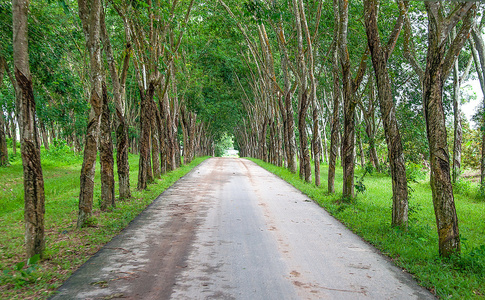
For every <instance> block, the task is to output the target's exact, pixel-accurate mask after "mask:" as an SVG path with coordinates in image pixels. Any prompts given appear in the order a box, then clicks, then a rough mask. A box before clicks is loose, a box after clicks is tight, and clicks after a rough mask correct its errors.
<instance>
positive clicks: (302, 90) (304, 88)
mask: <svg viewBox="0 0 485 300" xmlns="http://www.w3.org/2000/svg"><path fill="white" fill-rule="evenodd" d="M298 1H299V0H293V9H294V13H295V22H296V29H297V30H296V31H297V41H298V73H299V74H298V75H299V77H300V87H299V92H298V95H299V103H298V132H299V133H300V177H301V178H304V179H305V181H306V182H308V183H310V182H311V181H312V174H311V165H310V153H309V150H308V138H307V133H306V114H307V111H308V104H309V103H308V85H307V69H306V65H305V54H304V52H303V34H302V28H301V27H302V26H301V25H302V23H301V16H300V8H299V4H298Z"/></svg>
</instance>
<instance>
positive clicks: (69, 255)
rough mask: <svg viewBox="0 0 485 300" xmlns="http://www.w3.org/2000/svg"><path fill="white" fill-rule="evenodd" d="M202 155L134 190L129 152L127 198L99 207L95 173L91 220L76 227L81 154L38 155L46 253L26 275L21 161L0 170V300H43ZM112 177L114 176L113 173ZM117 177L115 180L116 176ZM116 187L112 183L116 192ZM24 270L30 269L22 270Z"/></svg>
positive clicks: (135, 167) (134, 169)
mask: <svg viewBox="0 0 485 300" xmlns="http://www.w3.org/2000/svg"><path fill="white" fill-rule="evenodd" d="M206 158H207V157H201V158H196V159H195V160H194V161H193V162H192V163H190V164H189V165H187V166H183V167H181V168H179V169H177V170H175V171H172V172H170V173H167V174H165V175H163V176H162V178H161V179H157V180H155V182H154V183H152V184H150V185H149V186H148V189H147V190H145V191H137V190H136V181H137V174H138V156H135V155H130V158H129V163H130V182H131V185H132V196H133V197H132V198H131V199H129V200H126V201H117V203H116V208H114V209H113V210H111V211H109V212H103V213H101V212H100V210H99V199H100V193H101V192H100V179H99V171H98V170H97V172H96V178H95V182H96V186H95V194H94V220H95V221H94V224H93V226H92V227H88V228H83V229H81V230H78V229H76V218H77V210H78V196H79V174H80V169H81V165H82V157H79V156H76V155H74V154H72V153H69V152H68V151H63V150H62V149H61V151H58V153H56V152H55V151H50V152H43V153H42V164H43V172H44V181H45V192H46V213H45V234H46V251H45V255H44V256H45V257H44V259H43V260H42V261H40V262H38V263H37V265H36V266H35V270H33V272H32V273H30V274H27V275H25V274H23V273H22V271H23V272H26V271H27V270H28V269H26V268H25V267H24V268H23V269H22V271H20V270H16V265H17V264H18V263H20V262H25V261H26V259H27V257H25V254H24V248H23V242H24V241H23V233H24V232H23V231H24V227H23V226H24V223H23V184H22V163H21V161H20V159H17V160H13V161H12V162H11V166H9V167H7V168H0V270H1V272H2V273H0V299H44V298H47V297H48V296H49V295H50V294H51V293H52V292H53V291H54V290H55V289H56V288H57V287H59V286H60V285H61V284H62V282H64V281H65V280H66V279H67V278H68V277H69V276H70V275H71V274H72V272H74V271H75V270H76V269H77V268H78V267H79V266H81V264H83V263H84V262H85V261H86V260H87V259H88V258H89V257H91V256H92V255H93V254H94V253H96V252H97V251H98V250H99V249H100V248H101V247H102V246H103V245H104V244H106V243H107V242H109V241H110V240H111V239H112V238H113V237H114V236H115V235H117V234H118V233H119V232H120V231H121V230H122V229H123V228H125V227H126V226H127V225H128V223H129V222H130V221H131V220H133V219H134V218H135V217H136V216H137V215H138V214H139V213H140V212H141V211H143V210H144V209H145V208H146V207H147V206H148V205H149V204H150V203H151V202H153V200H154V199H155V198H156V197H157V196H158V195H160V194H161V193H162V192H163V191H164V190H166V189H167V188H168V187H170V186H171V185H172V184H173V183H175V182H176V181H177V180H178V179H179V178H181V177H182V176H184V175H185V174H187V173H188V172H189V171H190V170H192V169H193V168H194V167H195V166H197V165H198V164H200V163H201V162H202V161H204V160H205V159H206ZM115 177H116V175H115ZM116 180H117V178H116ZM117 190H118V187H117V186H116V191H117ZM27 272H30V270H29V271H27Z"/></svg>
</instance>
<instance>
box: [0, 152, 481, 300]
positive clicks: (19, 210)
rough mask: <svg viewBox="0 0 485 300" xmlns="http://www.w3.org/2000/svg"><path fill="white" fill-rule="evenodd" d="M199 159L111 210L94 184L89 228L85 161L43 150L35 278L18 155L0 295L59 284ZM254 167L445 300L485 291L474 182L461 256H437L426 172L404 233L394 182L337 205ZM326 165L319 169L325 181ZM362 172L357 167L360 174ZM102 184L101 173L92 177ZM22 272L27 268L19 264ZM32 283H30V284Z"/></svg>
mask: <svg viewBox="0 0 485 300" xmlns="http://www.w3.org/2000/svg"><path fill="white" fill-rule="evenodd" d="M202 160H203V158H201V159H197V160H195V161H194V162H193V163H192V164H191V165H190V166H187V167H183V168H182V169H180V170H177V171H175V172H172V173H170V174H167V175H166V176H165V177H164V178H163V179H162V180H158V181H157V183H156V184H154V185H150V186H149V190H148V191H143V192H138V191H133V199H131V200H129V201H126V202H118V203H117V207H116V209H114V210H113V211H111V212H107V213H102V214H100V212H99V210H98V209H97V208H98V207H99V203H98V201H99V197H100V191H99V185H97V189H96V192H95V198H94V199H95V207H96V210H95V217H96V223H95V224H93V227H89V228H85V229H82V230H77V229H75V220H76V216H77V205H78V203H77V201H78V193H79V170H80V167H81V163H82V158H81V157H79V156H76V155H74V154H72V153H71V152H70V151H69V149H66V148H63V147H58V148H54V149H51V151H50V152H45V151H43V153H42V161H43V168H44V178H45V187H46V245H47V247H46V253H45V260H43V261H42V262H40V263H39V267H40V268H38V269H37V270H36V271H34V272H33V273H32V276H21V273H20V272H18V271H14V269H15V264H17V263H19V262H22V261H25V260H26V257H25V255H24V249H23V197H22V195H23V187H22V166H21V162H20V159H18V157H17V159H15V160H14V161H12V165H11V166H10V167H8V168H0V269H1V270H2V271H3V272H6V271H8V274H7V275H5V274H4V273H2V274H1V276H2V277H1V285H0V298H2V299H3V298H5V299H29V298H30V299H34V298H46V297H47V295H49V294H50V293H51V292H52V291H53V290H55V289H56V288H57V287H58V286H59V285H60V283H61V282H63V281H64V280H65V279H67V278H68V277H69V275H70V274H71V273H72V272H73V271H74V270H75V269H77V268H78V267H79V266H80V265H81V264H82V263H83V262H84V261H86V260H87V259H88V258H89V257H90V256H91V255H93V254H94V253H96V252H97V251H98V250H99V249H100V248H101V246H102V245H104V244H105V243H106V242H108V241H109V240H111V238H112V237H113V236H114V235H116V234H118V233H119V232H120V231H121V230H122V229H123V228H124V227H125V226H126V225H127V224H128V223H129V222H130V221H131V220H132V219H133V218H134V217H135V216H136V215H138V213H139V212H141V211H142V210H143V209H144V208H145V207H146V206H147V205H148V204H149V203H151V202H152V201H153V199H155V198H156V196H158V195H159V194H160V193H161V191H163V190H164V189H166V188H167V187H168V186H170V185H171V184H172V183H173V182H175V181H176V180H177V179H178V178H180V177H181V176H183V174H185V173H187V172H188V171H189V170H190V169H191V168H192V167H193V166H195V165H197V164H198V163H200V162H201V161H202ZM255 161H256V162H257V163H258V164H260V165H262V166H263V167H265V168H267V169H268V170H270V171H271V172H273V173H275V174H277V175H278V176H280V177H282V178H283V179H285V180H286V181H288V182H290V183H291V184H293V185H294V186H295V187H297V188H298V189H299V190H301V191H303V192H304V193H306V194H307V195H308V196H309V197H310V198H312V199H314V200H315V201H317V202H318V203H319V204H320V205H322V206H323V207H325V208H326V209H327V210H328V211H329V212H330V213H331V214H332V215H334V216H335V217H336V218H338V219H339V220H341V221H342V222H343V223H344V224H345V225H347V226H348V227H349V228H351V229H352V230H353V231H354V232H356V233H357V234H359V235H361V236H363V237H364V238H365V239H366V240H367V241H369V242H370V243H372V244H373V245H375V246H376V247H377V248H378V249H380V250H381V251H382V252H383V253H384V254H386V255H388V256H390V257H391V258H392V259H393V261H394V262H395V263H396V264H398V265H399V266H401V267H403V268H404V269H406V270H407V271H408V272H410V273H412V274H414V276H415V277H416V278H417V279H418V281H419V282H420V284H422V285H423V286H425V287H427V288H428V289H429V290H431V291H432V292H434V293H436V294H437V295H438V296H440V297H442V298H453V299H472V298H481V297H483V296H484V295H485V240H484V238H483V237H484V236H485V222H484V220H485V201H484V200H483V196H480V193H479V190H478V188H477V186H476V185H474V184H471V183H469V182H467V181H463V182H461V183H459V184H458V185H456V186H455V195H456V198H455V199H456V207H457V211H458V218H459V222H460V234H461V238H462V242H463V246H462V250H463V255H462V257H461V258H454V259H452V260H442V259H440V258H439V257H438V247H437V234H436V229H435V228H436V226H435V218H434V213H433V208H432V202H431V191H430V188H429V182H428V180H427V179H426V178H425V177H419V176H418V179H419V180H418V181H417V182H415V183H412V184H411V187H412V189H413V190H412V193H411V200H410V227H409V230H408V231H406V232H403V231H400V230H398V229H394V228H391V227H390V218H391V182H390V178H389V177H388V176H386V175H383V174H371V175H367V176H366V177H365V178H364V180H363V184H364V186H365V187H366V191H365V192H364V193H363V194H358V196H357V199H356V201H354V202H353V203H342V202H341V201H340V195H339V194H336V195H328V194H327V193H326V186H325V184H324V185H323V186H321V187H318V188H317V187H314V186H313V185H310V184H306V183H304V182H303V181H301V180H300V179H299V178H298V175H295V174H291V173H290V172H288V171H287V170H285V169H283V168H278V167H275V166H272V165H269V164H265V163H263V162H261V161H258V160H255ZM137 165H138V157H137V156H130V168H131V169H130V171H131V183H132V186H135V185H136V176H137V171H138V168H137ZM326 172H327V166H322V182H326V176H327V173H326ZM337 172H338V173H337V178H336V183H337V184H336V189H337V191H339V190H341V181H342V177H341V176H342V174H341V169H338V170H337ZM361 175H362V172H361V171H357V178H356V179H358V178H359V177H360V176H361ZM96 182H98V183H99V178H98V177H96ZM24 270H25V268H24ZM28 281H33V282H35V283H30V282H28Z"/></svg>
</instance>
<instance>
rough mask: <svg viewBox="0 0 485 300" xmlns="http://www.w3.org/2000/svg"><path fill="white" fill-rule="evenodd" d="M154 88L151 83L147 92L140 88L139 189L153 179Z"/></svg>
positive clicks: (142, 188) (145, 186)
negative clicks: (151, 147) (151, 136)
mask: <svg viewBox="0 0 485 300" xmlns="http://www.w3.org/2000/svg"><path fill="white" fill-rule="evenodd" d="M154 89H155V87H154V86H153V84H152V83H150V84H149V87H148V90H147V92H146V93H144V92H143V91H142V90H140V96H141V102H140V143H139V144H140V159H139V169H138V185H137V188H138V189H139V190H144V189H146V188H147V184H148V183H149V182H152V181H153V177H152V176H153V175H152V172H151V165H150V127H151V123H150V119H151V117H150V109H151V105H150V103H151V102H153V93H154Z"/></svg>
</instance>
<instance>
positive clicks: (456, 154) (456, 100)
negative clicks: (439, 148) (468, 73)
mask: <svg viewBox="0 0 485 300" xmlns="http://www.w3.org/2000/svg"><path fill="white" fill-rule="evenodd" d="M460 83H461V82H460V78H459V74H458V61H456V62H455V64H454V68H453V115H454V119H453V121H454V131H453V137H454V138H453V172H452V180H453V182H456V181H457V180H458V179H459V178H460V169H461V143H462V137H463V130H462V127H461V104H460V87H461V84H460Z"/></svg>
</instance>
